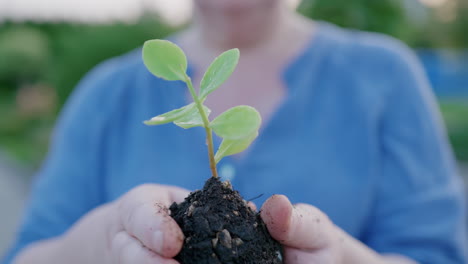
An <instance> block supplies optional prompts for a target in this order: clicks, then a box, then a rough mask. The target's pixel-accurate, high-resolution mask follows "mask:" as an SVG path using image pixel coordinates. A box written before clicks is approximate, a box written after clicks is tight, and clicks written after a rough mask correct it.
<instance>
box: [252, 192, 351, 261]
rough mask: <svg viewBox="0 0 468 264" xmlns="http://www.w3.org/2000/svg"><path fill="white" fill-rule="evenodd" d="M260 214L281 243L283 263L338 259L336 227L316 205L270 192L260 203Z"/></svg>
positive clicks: (339, 257) (339, 258)
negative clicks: (299, 202) (294, 200)
mask: <svg viewBox="0 0 468 264" xmlns="http://www.w3.org/2000/svg"><path fill="white" fill-rule="evenodd" d="M261 217H262V219H263V221H264V222H265V224H266V225H267V227H268V230H269V232H270V234H271V236H272V237H273V238H274V239H276V240H277V241H279V242H280V243H281V244H282V245H283V249H284V252H283V253H284V254H283V260H284V263H286V264H303V263H308V264H322V263H327V264H335V263H342V262H341V249H340V247H341V246H340V244H341V243H340V235H339V231H338V229H337V228H336V227H335V225H334V224H333V223H332V222H331V221H330V219H329V218H328V217H327V216H326V215H325V214H324V213H323V212H321V211H320V210H319V209H317V208H316V207H313V206H311V205H307V204H296V205H294V206H293V205H292V204H291V203H290V202H289V200H288V198H287V197H286V196H284V195H274V196H272V197H270V198H269V199H268V200H267V201H266V202H265V204H264V205H263V207H262V210H261Z"/></svg>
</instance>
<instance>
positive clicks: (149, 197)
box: [118, 184, 188, 258]
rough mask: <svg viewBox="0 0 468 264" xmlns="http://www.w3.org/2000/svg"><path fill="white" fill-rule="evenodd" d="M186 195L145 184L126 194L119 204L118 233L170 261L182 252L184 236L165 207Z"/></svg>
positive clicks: (172, 189)
mask: <svg viewBox="0 0 468 264" xmlns="http://www.w3.org/2000/svg"><path fill="white" fill-rule="evenodd" d="M185 193H188V191H183V190H182V189H179V188H175V187H172V188H170V187H168V186H161V185H150V184H145V185H142V186H140V187H137V188H135V189H133V190H132V191H130V192H129V193H128V194H127V195H125V196H124V198H123V199H122V200H121V202H120V203H119V209H118V210H119V216H120V223H121V225H122V229H123V230H125V231H127V233H128V234H130V235H131V236H134V237H135V238H136V239H138V240H139V241H140V242H141V243H142V244H143V245H145V246H146V247H148V248H149V249H151V250H153V251H154V252H156V253H158V254H159V255H161V256H163V257H166V258H171V257H174V256H175V255H177V253H179V251H180V249H181V248H182V244H183V239H184V235H183V233H182V231H181V230H180V228H179V226H178V225H177V223H176V222H175V221H174V219H172V217H171V216H170V215H169V210H168V209H167V206H168V205H170V204H171V203H172V202H173V201H174V199H178V200H180V199H183V198H182V197H183V196H184V195H185Z"/></svg>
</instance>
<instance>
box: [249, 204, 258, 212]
mask: <svg viewBox="0 0 468 264" xmlns="http://www.w3.org/2000/svg"><path fill="white" fill-rule="evenodd" d="M247 205H248V206H249V207H250V209H252V211H254V212H257V205H255V204H254V203H253V202H248V203H247Z"/></svg>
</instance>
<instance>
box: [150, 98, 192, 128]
mask: <svg viewBox="0 0 468 264" xmlns="http://www.w3.org/2000/svg"><path fill="white" fill-rule="evenodd" d="M194 110H197V108H196V107H195V103H191V104H189V105H186V106H184V107H181V108H179V109H175V110H172V111H170V112H167V113H164V114H161V115H158V116H155V117H153V118H151V119H150V120H147V121H144V122H143V123H145V124H146V125H149V126H151V125H162V124H167V123H170V122H174V121H175V120H177V119H180V118H182V117H184V116H186V115H191V113H192V112H196V113H197V114H198V110H197V111H194Z"/></svg>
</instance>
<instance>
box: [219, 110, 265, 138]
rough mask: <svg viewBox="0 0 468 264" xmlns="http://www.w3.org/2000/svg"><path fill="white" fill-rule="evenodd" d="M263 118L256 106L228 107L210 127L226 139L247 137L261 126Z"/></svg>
mask: <svg viewBox="0 0 468 264" xmlns="http://www.w3.org/2000/svg"><path fill="white" fill-rule="evenodd" d="M261 122H262V119H261V117H260V114H259V113H258V112H257V110H255V108H253V107H251V106H246V105H240V106H236V107H233V108H230V109H228V110H227V111H226V112H224V113H222V114H220V115H219V116H218V117H216V118H215V119H214V120H213V121H211V123H210V127H211V128H212V129H213V131H214V132H215V133H216V134H217V135H218V136H220V137H222V138H224V139H240V138H245V137H247V136H249V135H251V134H253V133H254V132H255V131H257V130H258V129H259V127H260V123H261Z"/></svg>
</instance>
